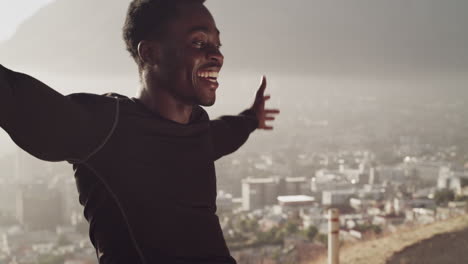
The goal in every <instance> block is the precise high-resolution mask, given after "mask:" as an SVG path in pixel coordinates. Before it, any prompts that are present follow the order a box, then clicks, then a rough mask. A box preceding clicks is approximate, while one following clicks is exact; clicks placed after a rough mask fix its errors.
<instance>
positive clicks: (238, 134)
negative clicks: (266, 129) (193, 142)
mask: <svg viewBox="0 0 468 264" xmlns="http://www.w3.org/2000/svg"><path fill="white" fill-rule="evenodd" d="M257 127H258V119H257V117H256V115H255V113H254V112H253V111H252V110H251V109H247V110H245V111H243V112H242V113H240V114H239V115H237V116H221V117H219V118H218V119H215V120H211V121H210V129H211V137H212V139H213V145H214V152H215V157H214V160H217V159H219V158H221V157H223V156H225V155H228V154H230V153H232V152H234V151H236V150H237V149H239V148H240V147H241V146H242V145H243V144H244V143H245V142H246V141H247V139H248V138H249V135H250V133H252V132H253V131H255V129H257Z"/></svg>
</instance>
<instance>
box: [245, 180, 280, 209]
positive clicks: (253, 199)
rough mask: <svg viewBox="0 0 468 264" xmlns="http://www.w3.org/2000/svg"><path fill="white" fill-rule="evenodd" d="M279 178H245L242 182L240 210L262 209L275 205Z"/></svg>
mask: <svg viewBox="0 0 468 264" xmlns="http://www.w3.org/2000/svg"><path fill="white" fill-rule="evenodd" d="M279 187H280V184H279V178H276V177H268V178H246V179H243V180H242V208H243V210H245V211H250V210H255V209H262V208H264V207H265V206H267V205H274V204H276V203H277V200H276V197H278V193H279Z"/></svg>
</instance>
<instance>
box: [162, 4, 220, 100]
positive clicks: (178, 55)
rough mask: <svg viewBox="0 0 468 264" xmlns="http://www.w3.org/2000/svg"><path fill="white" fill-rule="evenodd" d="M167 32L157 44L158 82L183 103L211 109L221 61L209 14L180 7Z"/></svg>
mask: <svg viewBox="0 0 468 264" xmlns="http://www.w3.org/2000/svg"><path fill="white" fill-rule="evenodd" d="M167 30H168V31H167V34H166V35H165V37H164V38H163V39H162V40H161V41H160V45H161V46H160V47H161V54H160V61H159V63H158V70H157V73H156V74H157V75H158V76H157V79H159V80H160V81H162V82H163V83H164V86H165V87H166V88H167V89H169V90H170V92H171V93H172V95H173V96H174V97H176V98H177V99H179V100H181V101H183V102H184V103H187V104H198V105H202V106H211V105H213V104H214V103H215V101H216V89H217V88H218V81H217V78H218V73H219V71H220V70H221V67H222V66H223V60H224V57H223V55H222V54H221V52H220V51H219V48H220V46H221V43H220V39H219V31H218V29H217V28H216V24H215V22H214V19H213V17H212V16H211V14H210V12H209V11H208V9H207V8H206V7H205V6H204V5H202V4H181V5H180V10H179V16H178V17H177V18H175V19H174V20H171V21H170V22H169V24H168V26H167Z"/></svg>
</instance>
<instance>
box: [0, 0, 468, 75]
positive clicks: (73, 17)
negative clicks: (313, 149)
mask: <svg viewBox="0 0 468 264" xmlns="http://www.w3.org/2000/svg"><path fill="white" fill-rule="evenodd" d="M129 2H130V1H129V0H99V1H92V0H80V1H76V0H56V1H54V2H52V3H51V4H49V5H47V6H46V7H44V8H42V9H41V10H39V11H38V12H37V13H36V14H35V15H34V16H33V17H31V18H30V19H29V20H27V21H26V22H24V23H23V24H22V25H21V26H20V27H19V29H18V31H17V32H16V34H15V35H14V36H13V37H12V38H11V39H10V40H9V41H6V42H4V43H2V44H1V45H0V58H1V61H2V63H5V64H14V65H34V66H36V67H44V66H43V65H46V67H47V69H49V70H51V71H58V72H61V71H65V72H72V73H80V72H86V73H97V74H99V73H117V74H121V73H129V72H130V73H134V72H135V71H136V67H135V66H134V63H133V61H132V60H131V58H130V57H129V55H128V54H127V52H126V51H125V48H124V43H123V40H122V38H121V28H122V25H123V21H124V17H125V11H126V9H127V6H128V4H129ZM207 6H208V7H209V8H210V10H211V11H212V13H213V14H214V16H215V18H216V20H217V23H218V26H219V27H220V29H221V32H222V38H223V42H224V48H223V52H224V53H225V55H226V66H227V67H228V68H229V69H232V70H239V71H249V70H252V69H257V70H263V69H264V71H276V72H299V73H318V74H321V73H324V74H354V73H366V74H373V73H379V72H386V73H390V74H391V73H392V72H408V73H413V72H453V71H456V72H460V71H461V72H465V71H466V70H467V69H468V48H466V47H468V32H467V31H468V30H467V28H468V16H466V14H465V13H466V10H468V1H456V0H449V1H438V0H424V1H422V0H413V1H407V0H392V1H374V0H356V1H346V0H338V1H326V0H293V1H284V0H255V1H249V0H236V1H227V0H208V1H207Z"/></svg>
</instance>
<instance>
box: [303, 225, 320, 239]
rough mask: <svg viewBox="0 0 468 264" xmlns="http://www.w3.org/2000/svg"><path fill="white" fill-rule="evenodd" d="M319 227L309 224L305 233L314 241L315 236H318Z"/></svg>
mask: <svg viewBox="0 0 468 264" xmlns="http://www.w3.org/2000/svg"><path fill="white" fill-rule="evenodd" d="M317 233H318V229H317V227H315V226H309V228H307V229H306V231H305V235H306V236H307V238H308V239H309V240H310V241H313V240H314V238H315V236H317Z"/></svg>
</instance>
